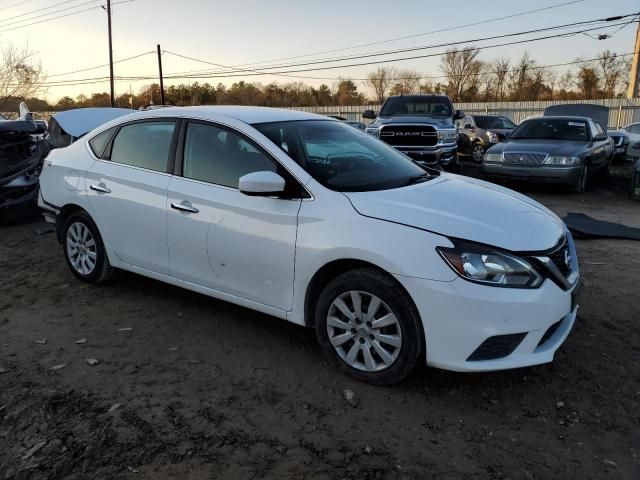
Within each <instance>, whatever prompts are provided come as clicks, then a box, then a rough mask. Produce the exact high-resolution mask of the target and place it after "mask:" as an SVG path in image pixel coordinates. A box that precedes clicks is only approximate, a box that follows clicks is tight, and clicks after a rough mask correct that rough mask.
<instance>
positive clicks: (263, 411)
mask: <svg viewBox="0 0 640 480" xmlns="http://www.w3.org/2000/svg"><path fill="white" fill-rule="evenodd" d="M618 180H619V179H618ZM518 188H520V187H518ZM523 191H525V193H527V194H529V195H531V196H533V197H535V198H536V199H538V200H540V201H541V202H542V203H544V204H546V205H547V206H549V207H550V208H552V209H553V210H554V211H556V212H557V213H559V214H561V215H562V214H564V213H566V212H567V211H574V212H584V213H588V214H591V215H593V216H597V217H598V218H602V219H606V220H610V221H622V222H625V223H626V224H628V225H634V226H640V204H638V203H634V202H632V201H630V200H628V199H626V197H625V195H626V192H625V190H624V188H623V186H622V185H621V184H620V182H619V181H616V178H614V179H613V180H612V181H611V182H610V185H609V186H608V187H607V188H605V186H603V185H600V186H597V187H596V188H595V190H594V191H593V192H591V193H588V194H573V193H568V192H566V191H565V190H563V189H531V188H526V189H523ZM43 225H44V224H43V223H42V222H41V221H40V219H39V218H37V217H35V218H29V219H25V220H23V221H20V222H18V223H11V224H8V225H6V224H5V225H3V226H2V227H0V272H1V275H0V478H11V479H36V478H38V479H39V478H50V479H54V478H55V479H75V478H132V479H160V478H173V477H178V476H180V477H182V478H184V479H204V478H264V477H267V478H276V477H278V478H282V477H286V478H301V479H302V478H326V479H333V478H348V479H352V478H353V479H356V478H357V479H375V478H420V479H426V478H429V479H471V478H472V479H506V478H509V479H521V478H522V479H548V478H553V479H576V478H580V479H609V478H610V479H618V478H620V479H639V478H640V463H639V461H638V454H640V452H639V449H640V409H639V408H638V405H640V373H639V371H638V364H639V363H640V362H639V361H640V354H639V348H638V345H639V344H640V342H639V340H640V334H639V329H638V322H639V321H640V304H639V296H638V290H639V287H638V279H639V278H640V277H639V275H638V273H637V272H638V271H639V270H640V255H639V253H640V242H632V241H623V240H589V241H578V242H577V246H578V250H579V255H580V260H581V264H582V272H583V279H584V283H583V289H582V291H581V295H580V302H581V305H582V308H581V310H580V316H579V320H578V321H577V323H576V325H575V327H574V330H573V332H572V334H571V335H570V336H569V338H568V340H567V341H566V343H565V344H564V345H563V346H562V347H561V348H560V350H559V351H558V353H557V355H556V360H555V362H554V363H553V364H548V365H543V366H539V367H534V368H527V369H521V370H515V371H509V372H499V373H490V374H461V373H451V372H443V371H438V370H434V369H428V368H422V369H420V370H419V371H418V372H416V374H415V375H414V376H413V377H412V378H410V379H409V380H408V381H406V382H405V383H404V384H402V385H399V386H396V387H393V388H380V387H371V386H367V385H363V384H360V383H357V382H354V381H351V380H350V379H348V378H345V377H344V376H342V375H340V374H339V373H338V372H337V371H336V370H334V369H333V368H332V367H331V366H330V365H329V364H328V363H327V362H326V361H325V360H324V358H323V356H322V353H321V351H320V348H319V347H318V346H317V344H316V341H315V337H314V333H313V332H312V331H308V330H305V329H303V328H299V327H296V326H294V325H291V324H288V323H286V322H284V321H280V320H277V319H274V318H271V317H268V316H265V315H262V314H259V313H256V312H253V311H250V310H246V309H244V308H240V307H236V306H233V305H231V304H227V303H224V302H220V301H217V300H214V299H211V298H208V297H205V296H201V295H198V294H195V293H191V292H188V291H186V290H181V289H178V288H174V287H171V286H168V285H165V284H162V283H159V282H156V281H153V280H149V279H146V278H143V277H140V276H136V275H132V274H127V273H120V274H119V275H118V276H117V277H116V278H115V279H114V280H113V281H111V282H109V283H106V284H104V285H101V286H98V287H94V286H89V285H84V284H81V283H79V282H78V281H76V280H75V278H74V277H73V276H72V274H71V273H70V271H69V270H68V269H67V267H66V265H65V263H64V259H63V255H62V249H61V247H60V246H59V245H58V244H57V242H56V240H55V238H54V236H53V235H51V234H49V235H38V234H36V230H38V229H40V228H42V227H43ZM96 362H97V363H96ZM345 390H351V391H352V392H353V399H352V400H351V401H350V402H347V401H346V400H345V393H344V392H345Z"/></svg>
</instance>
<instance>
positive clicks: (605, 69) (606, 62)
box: [597, 50, 624, 98]
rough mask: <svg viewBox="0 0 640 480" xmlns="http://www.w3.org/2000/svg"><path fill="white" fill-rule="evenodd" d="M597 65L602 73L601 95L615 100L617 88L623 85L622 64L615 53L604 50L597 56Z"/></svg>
mask: <svg viewBox="0 0 640 480" xmlns="http://www.w3.org/2000/svg"><path fill="white" fill-rule="evenodd" d="M597 63H598V66H599V67H600V71H601V73H602V82H603V86H602V87H603V93H604V94H605V95H606V96H607V98H615V96H616V95H617V94H618V91H619V90H618V86H619V85H620V84H622V83H624V79H623V75H624V62H623V61H622V59H620V58H618V57H617V56H616V54H615V53H611V52H610V51H609V50H605V51H604V52H602V53H601V54H600V55H598V60H597Z"/></svg>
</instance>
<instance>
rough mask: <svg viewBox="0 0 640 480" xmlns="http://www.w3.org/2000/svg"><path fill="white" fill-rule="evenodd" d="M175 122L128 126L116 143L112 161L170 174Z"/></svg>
mask: <svg viewBox="0 0 640 480" xmlns="http://www.w3.org/2000/svg"><path fill="white" fill-rule="evenodd" d="M174 129H175V122H164V121H163V122H143V123H134V124H130V125H125V126H124V127H122V128H121V129H120V131H119V132H118V134H117V135H116V138H115V139H114V141H113V148H112V149H111V161H112V162H116V163H122V164H124V165H131V166H134V167H140V168H146V169H148V170H155V171H156V172H166V171H167V163H168V160H169V153H170V151H171V140H172V138H173V130H174Z"/></svg>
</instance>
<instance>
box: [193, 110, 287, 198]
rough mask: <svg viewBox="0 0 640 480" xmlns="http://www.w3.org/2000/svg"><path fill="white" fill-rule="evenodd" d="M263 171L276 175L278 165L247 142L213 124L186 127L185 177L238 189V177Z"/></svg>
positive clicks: (196, 124) (197, 124) (194, 124)
mask: <svg viewBox="0 0 640 480" xmlns="http://www.w3.org/2000/svg"><path fill="white" fill-rule="evenodd" d="M265 170H267V171H271V172H276V170H277V164H276V163H275V162H274V161H273V160H272V159H270V158H269V157H267V156H266V155H265V154H264V153H262V152H261V151H260V149H259V148H257V146H256V145H254V144H253V143H252V142H250V141H249V140H247V139H245V138H243V137H241V136H240V135H237V134H235V133H233V132H230V131H228V130H224V129H222V128H219V127H216V126H214V125H204V124H201V123H189V124H188V126H187V134H186V138H185V144H184V154H183V167H182V171H183V176H184V177H186V178H192V179H194V180H201V181H203V182H209V183H214V184H216V185H223V186H225V187H233V188H238V180H239V179H240V177H242V176H243V175H246V174H247V173H252V172H260V171H265Z"/></svg>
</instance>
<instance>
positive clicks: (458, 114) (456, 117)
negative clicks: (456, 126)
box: [453, 110, 465, 120]
mask: <svg viewBox="0 0 640 480" xmlns="http://www.w3.org/2000/svg"><path fill="white" fill-rule="evenodd" d="M464 117H465V114H464V112H463V111H462V110H456V113H454V114H453V119H454V120H462V119H463V118H464Z"/></svg>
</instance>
